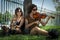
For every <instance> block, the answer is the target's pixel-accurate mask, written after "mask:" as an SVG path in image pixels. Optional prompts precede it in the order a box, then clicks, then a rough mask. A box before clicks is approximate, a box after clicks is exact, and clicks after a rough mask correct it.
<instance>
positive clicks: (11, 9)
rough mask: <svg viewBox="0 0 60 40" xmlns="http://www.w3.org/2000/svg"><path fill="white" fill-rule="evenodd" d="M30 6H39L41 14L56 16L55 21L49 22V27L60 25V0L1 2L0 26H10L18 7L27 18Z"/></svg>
mask: <svg viewBox="0 0 60 40" xmlns="http://www.w3.org/2000/svg"><path fill="white" fill-rule="evenodd" d="M30 4H35V5H37V7H38V12H40V13H42V12H45V13H46V14H47V15H53V16H55V19H50V20H49V22H48V24H47V25H48V26H54V25H58V26H59V25H60V0H0V26H1V25H7V26H9V25H10V21H11V19H12V17H13V15H14V13H15V9H16V8H17V7H20V8H21V9H22V11H23V13H24V16H26V15H27V14H28V13H27V7H28V5H30ZM42 20H43V19H42ZM43 21H46V19H44V20H43ZM47 25H46V26H47Z"/></svg>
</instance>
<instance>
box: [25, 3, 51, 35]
mask: <svg viewBox="0 0 60 40" xmlns="http://www.w3.org/2000/svg"><path fill="white" fill-rule="evenodd" d="M36 12H37V6H36V5H34V4H32V5H30V6H29V7H28V15H27V17H26V18H25V33H29V34H33V35H34V34H43V35H49V33H48V31H46V30H44V29H41V28H39V27H38V24H39V23H41V24H42V25H43V26H45V25H46V24H47V23H48V21H49V19H50V18H51V17H50V16H48V18H47V20H46V22H45V23H44V22H42V21H41V20H35V18H34V17H33V15H34V14H35V13H36Z"/></svg>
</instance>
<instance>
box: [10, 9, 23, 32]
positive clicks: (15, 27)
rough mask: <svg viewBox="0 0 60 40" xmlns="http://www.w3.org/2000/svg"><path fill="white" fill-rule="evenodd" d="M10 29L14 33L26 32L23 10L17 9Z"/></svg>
mask: <svg viewBox="0 0 60 40" xmlns="http://www.w3.org/2000/svg"><path fill="white" fill-rule="evenodd" d="M10 29H11V31H13V32H12V33H22V31H23V30H24V17H23V12H22V9H21V8H16V10H15V15H14V17H13V19H12V21H11V24H10Z"/></svg>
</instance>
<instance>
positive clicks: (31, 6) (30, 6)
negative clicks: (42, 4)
mask: <svg viewBox="0 0 60 40" xmlns="http://www.w3.org/2000/svg"><path fill="white" fill-rule="evenodd" d="M34 7H36V9H37V6H36V5H35V4H31V5H29V6H28V9H27V10H28V14H30V13H31V11H32V9H33V8H34Z"/></svg>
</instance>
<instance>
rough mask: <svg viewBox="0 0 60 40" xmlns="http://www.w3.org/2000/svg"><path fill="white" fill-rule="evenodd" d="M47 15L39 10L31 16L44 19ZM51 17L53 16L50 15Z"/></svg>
mask: <svg viewBox="0 0 60 40" xmlns="http://www.w3.org/2000/svg"><path fill="white" fill-rule="evenodd" d="M47 16H48V15H46V14H45V13H43V14H40V13H39V12H36V13H35V14H33V18H35V19H38V20H39V19H45V18H46V17H47ZM51 18H52V19H54V18H55V17H53V16H51Z"/></svg>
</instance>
